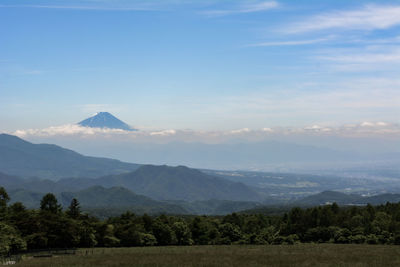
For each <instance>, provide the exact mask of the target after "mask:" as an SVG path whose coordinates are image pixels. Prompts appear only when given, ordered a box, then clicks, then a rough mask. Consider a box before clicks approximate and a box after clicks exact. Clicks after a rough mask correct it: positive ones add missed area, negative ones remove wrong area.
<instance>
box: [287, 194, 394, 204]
mask: <svg viewBox="0 0 400 267" xmlns="http://www.w3.org/2000/svg"><path fill="white" fill-rule="evenodd" d="M333 202H336V203H337V204H339V205H366V204H368V203H369V204H371V205H380V204H385V203H386V202H392V203H396V202H400V194H380V195H375V196H368V197H364V196H360V195H355V194H345V193H341V192H335V191H324V192H321V193H319V194H316V195H311V196H308V197H305V198H303V199H300V200H298V201H296V202H294V204H296V205H301V206H316V205H324V204H330V203H333Z"/></svg>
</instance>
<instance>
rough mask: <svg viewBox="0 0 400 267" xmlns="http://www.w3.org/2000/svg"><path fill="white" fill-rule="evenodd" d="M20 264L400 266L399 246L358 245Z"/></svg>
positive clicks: (166, 252)
mask: <svg viewBox="0 0 400 267" xmlns="http://www.w3.org/2000/svg"><path fill="white" fill-rule="evenodd" d="M16 266H31V267H34V266H41V267H45V266H57V267H58V266H76V267H78V266H79V267H80V266H82V267H83V266H219V267H220V266H352V267H354V266H379V267H380V266H400V246H391V245H365V244H364V245H356V244H346V245H344V244H296V245H231V246H180V247H177V246H166V247H133V248H94V249H79V250H78V251H77V253H76V255H64V256H61V255H59V256H53V257H51V258H33V257H29V256H24V257H23V261H21V262H20V263H18V264H17V265H16Z"/></svg>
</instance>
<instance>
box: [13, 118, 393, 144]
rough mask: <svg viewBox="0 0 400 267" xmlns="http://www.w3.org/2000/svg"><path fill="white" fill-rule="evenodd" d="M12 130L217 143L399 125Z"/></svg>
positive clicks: (383, 130)
mask: <svg viewBox="0 0 400 267" xmlns="http://www.w3.org/2000/svg"><path fill="white" fill-rule="evenodd" d="M12 134H14V135H17V136H19V137H22V138H36V137H39V138H46V137H73V138H115V140H116V141H118V140H132V141H144V142H149V141H150V142H151V141H166V142H168V141H185V142H211V143H219V142H226V141H230V140H235V139H237V138H240V139H241V140H244V141H260V140H263V139H265V138H273V137H280V136H300V135H301V136H339V137H340V136H342V137H370V136H392V137H393V136H397V137H399V136H400V125H398V124H390V123H387V122H368V121H365V122H362V123H358V124H347V125H342V126H337V127H332V126H324V125H310V126H306V127H298V128H294V127H292V128H290V127H275V128H269V127H265V128H262V129H249V128H242V129H234V130H229V131H195V130H174V129H164V130H153V131H151V130H139V131H137V132H132V131H125V130H119V129H108V128H89V127H83V126H80V125H76V124H66V125H61V126H53V127H48V128H44V129H28V130H17V131H15V132H13V133H12Z"/></svg>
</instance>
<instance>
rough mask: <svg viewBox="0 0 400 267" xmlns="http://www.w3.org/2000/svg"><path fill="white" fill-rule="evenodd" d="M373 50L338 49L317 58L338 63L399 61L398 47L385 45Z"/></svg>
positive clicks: (399, 52)
mask: <svg viewBox="0 0 400 267" xmlns="http://www.w3.org/2000/svg"><path fill="white" fill-rule="evenodd" d="M374 50H375V51H368V50H367V51H365V50H364V51H362V49H357V50H356V51H347V52H344V53H341V52H340V50H339V51H338V52H336V54H335V55H332V56H320V57H319V59H322V60H328V61H332V62H339V63H351V64H369V63H373V64H375V63H400V49H397V48H395V49H390V48H389V49H388V48H387V47H379V49H377V48H375V49H374ZM379 67H381V66H379Z"/></svg>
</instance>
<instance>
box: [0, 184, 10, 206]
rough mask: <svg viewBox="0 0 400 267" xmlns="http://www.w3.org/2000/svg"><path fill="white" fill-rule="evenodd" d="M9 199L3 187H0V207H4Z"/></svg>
mask: <svg viewBox="0 0 400 267" xmlns="http://www.w3.org/2000/svg"><path fill="white" fill-rule="evenodd" d="M8 201H10V197H9V196H8V194H7V191H6V190H5V189H4V187H0V208H2V209H3V208H6V207H7V202H8Z"/></svg>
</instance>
